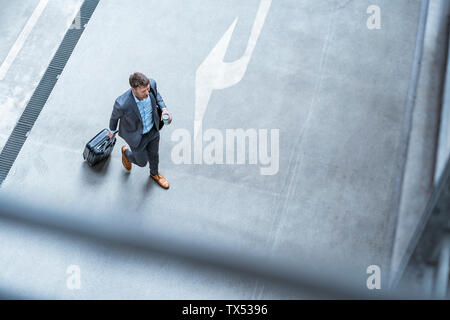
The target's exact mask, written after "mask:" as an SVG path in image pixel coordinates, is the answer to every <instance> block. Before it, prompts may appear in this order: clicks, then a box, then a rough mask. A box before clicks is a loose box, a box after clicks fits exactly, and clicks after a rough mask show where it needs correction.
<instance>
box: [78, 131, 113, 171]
mask: <svg viewBox="0 0 450 320" xmlns="http://www.w3.org/2000/svg"><path fill="white" fill-rule="evenodd" d="M108 133H109V130H108V129H103V130H102V131H100V132H99V133H98V134H97V135H96V136H95V137H93V138H92V139H91V141H89V142H88V143H87V144H86V147H85V148H84V152H83V158H84V160H86V161H87V163H88V164H89V166H91V167H92V166H94V165H96V164H97V163H99V162H100V161H102V160H105V159H106V158H108V157H109V155H110V154H111V152H112V151H113V149H114V145H115V144H116V137H114V138H113V139H110V138H109V137H108Z"/></svg>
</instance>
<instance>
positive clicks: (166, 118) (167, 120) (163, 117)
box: [162, 113, 170, 125]
mask: <svg viewBox="0 0 450 320" xmlns="http://www.w3.org/2000/svg"><path fill="white" fill-rule="evenodd" d="M169 119H170V116H169V115H168V114H167V113H164V114H163V115H162V121H163V122H164V124H165V125H168V124H169Z"/></svg>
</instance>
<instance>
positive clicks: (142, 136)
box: [108, 72, 172, 189]
mask: <svg viewBox="0 0 450 320" xmlns="http://www.w3.org/2000/svg"><path fill="white" fill-rule="evenodd" d="M129 82H130V86H131V88H130V89H128V90H127V91H126V92H125V93H124V94H122V95H121V96H119V97H118V98H117V99H116V101H115V103H114V107H113V111H112V114H111V119H110V121H109V129H110V130H111V131H114V130H116V128H117V123H118V122H119V120H120V122H119V131H118V132H119V136H120V137H122V138H123V139H124V140H125V141H126V142H127V143H128V145H129V146H130V148H131V150H130V148H128V147H127V146H123V147H122V164H123V166H124V167H125V169H126V170H128V171H130V170H131V167H132V163H134V164H136V165H138V166H140V167H145V165H146V164H147V162H148V163H149V167H150V177H152V178H153V180H155V181H156V182H157V183H158V184H159V185H160V186H161V187H163V188H164V189H168V188H169V182H168V181H167V179H166V178H164V177H163V175H162V174H160V173H159V171H158V164H159V129H160V128H161V126H160V125H161V118H160V116H159V114H158V109H157V108H160V110H161V116H162V115H163V114H165V113H167V114H168V115H169V123H171V122H172V115H171V114H170V113H169V112H168V111H167V107H166V105H165V103H164V100H163V99H162V97H161V95H160V94H159V93H158V90H157V87H156V82H155V80H153V79H149V78H147V77H146V76H145V75H144V74H142V73H140V72H135V73H133V74H132V75H131V76H130V79H129ZM115 135H116V133H114V134H112V133H109V134H108V136H109V137H110V138H113V137H114V136H115Z"/></svg>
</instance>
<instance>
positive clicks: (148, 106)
mask: <svg viewBox="0 0 450 320" xmlns="http://www.w3.org/2000/svg"><path fill="white" fill-rule="evenodd" d="M131 93H133V91H131ZM150 94H151V93H149V96H148V97H147V98H146V99H142V100H139V99H138V98H136V96H135V95H134V93H133V97H134V100H135V101H136V104H137V106H138V109H139V112H140V114H141V118H142V122H143V126H144V129H143V130H142V134H146V133H147V132H149V131H150V130H151V129H152V127H153V113H152V110H153V109H152V99H150Z"/></svg>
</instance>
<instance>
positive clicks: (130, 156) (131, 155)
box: [125, 149, 147, 167]
mask: <svg viewBox="0 0 450 320" xmlns="http://www.w3.org/2000/svg"><path fill="white" fill-rule="evenodd" d="M125 156H126V157H127V160H128V161H130V162H132V163H134V164H136V165H138V166H139V167H145V165H146V164H147V151H146V150H145V149H144V150H142V151H136V150H134V151H130V150H125Z"/></svg>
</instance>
